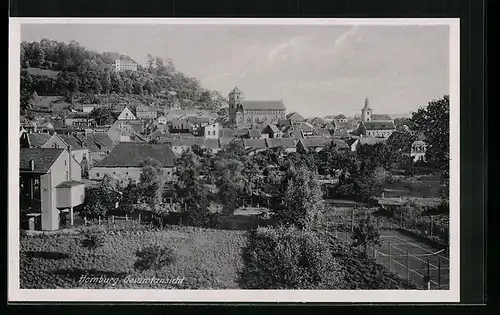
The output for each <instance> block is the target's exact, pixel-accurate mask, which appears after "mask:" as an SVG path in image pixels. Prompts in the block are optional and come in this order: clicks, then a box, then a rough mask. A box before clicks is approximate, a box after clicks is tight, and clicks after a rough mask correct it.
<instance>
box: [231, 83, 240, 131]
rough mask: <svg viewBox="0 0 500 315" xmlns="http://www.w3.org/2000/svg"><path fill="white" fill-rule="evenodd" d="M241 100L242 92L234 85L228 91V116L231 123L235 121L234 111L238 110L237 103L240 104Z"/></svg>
mask: <svg viewBox="0 0 500 315" xmlns="http://www.w3.org/2000/svg"><path fill="white" fill-rule="evenodd" d="M242 100H243V93H242V92H241V91H240V89H238V87H235V88H234V89H233V90H232V91H231V92H229V118H230V120H231V122H232V123H235V122H236V112H237V111H238V105H240V104H241V101H242Z"/></svg>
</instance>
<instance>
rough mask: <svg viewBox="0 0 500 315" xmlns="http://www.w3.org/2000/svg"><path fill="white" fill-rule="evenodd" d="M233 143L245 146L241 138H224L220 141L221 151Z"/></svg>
mask: <svg viewBox="0 0 500 315" xmlns="http://www.w3.org/2000/svg"><path fill="white" fill-rule="evenodd" d="M231 143H241V144H243V141H242V140H241V139H239V138H233V137H224V138H220V139H219V144H220V147H221V149H224V148H226V147H228V146H229V145H230V144H231Z"/></svg>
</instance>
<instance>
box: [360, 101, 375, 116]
mask: <svg viewBox="0 0 500 315" xmlns="http://www.w3.org/2000/svg"><path fill="white" fill-rule="evenodd" d="M361 120H362V121H371V120H372V109H371V108H370V105H369V103H368V97H367V98H365V106H364V107H363V109H361Z"/></svg>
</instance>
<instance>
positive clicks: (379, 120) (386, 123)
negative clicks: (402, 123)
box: [357, 98, 396, 139]
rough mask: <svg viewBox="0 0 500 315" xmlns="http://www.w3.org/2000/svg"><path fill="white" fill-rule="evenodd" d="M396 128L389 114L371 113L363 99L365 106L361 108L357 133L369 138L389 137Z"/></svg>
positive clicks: (368, 105)
mask: <svg viewBox="0 0 500 315" xmlns="http://www.w3.org/2000/svg"><path fill="white" fill-rule="evenodd" d="M395 130H396V126H395V125H394V120H393V119H392V117H391V116H389V115H385V114H380V115H377V114H373V111H372V109H371V107H370V104H369V102H368V98H366V99H365V106H364V107H363V108H362V109H361V122H360V123H359V127H358V130H357V134H358V135H360V136H363V137H369V138H385V139H387V138H389V137H390V136H391V134H392V133H393V132H394V131H395Z"/></svg>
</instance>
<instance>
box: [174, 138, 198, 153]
mask: <svg viewBox="0 0 500 315" xmlns="http://www.w3.org/2000/svg"><path fill="white" fill-rule="evenodd" d="M193 145H197V146H199V147H200V148H204V147H205V139H204V138H191V139H188V138H186V139H173V140H172V151H173V152H174V153H175V154H177V155H181V154H182V153H183V152H186V151H187V150H189V149H190V148H191V147H192V146H193Z"/></svg>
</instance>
